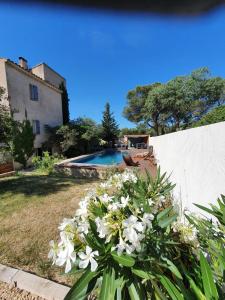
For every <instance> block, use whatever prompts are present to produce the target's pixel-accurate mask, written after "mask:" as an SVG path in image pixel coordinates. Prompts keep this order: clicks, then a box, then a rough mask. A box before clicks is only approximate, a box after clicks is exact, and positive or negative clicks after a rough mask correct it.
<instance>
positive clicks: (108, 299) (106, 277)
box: [99, 268, 116, 300]
mask: <svg viewBox="0 0 225 300" xmlns="http://www.w3.org/2000/svg"><path fill="white" fill-rule="evenodd" d="M115 292H116V285H115V270H114V269H112V268H107V269H106V270H105V271H104V273H103V280H102V286H101V291H100V295H99V300H114V297H115Z"/></svg>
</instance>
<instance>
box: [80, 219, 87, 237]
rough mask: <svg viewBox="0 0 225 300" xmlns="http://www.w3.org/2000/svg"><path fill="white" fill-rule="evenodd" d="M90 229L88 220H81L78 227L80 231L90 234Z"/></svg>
mask: <svg viewBox="0 0 225 300" xmlns="http://www.w3.org/2000/svg"><path fill="white" fill-rule="evenodd" d="M88 229H89V223H88V221H86V220H84V221H80V222H79V225H78V228H77V230H78V232H79V233H84V234H88Z"/></svg>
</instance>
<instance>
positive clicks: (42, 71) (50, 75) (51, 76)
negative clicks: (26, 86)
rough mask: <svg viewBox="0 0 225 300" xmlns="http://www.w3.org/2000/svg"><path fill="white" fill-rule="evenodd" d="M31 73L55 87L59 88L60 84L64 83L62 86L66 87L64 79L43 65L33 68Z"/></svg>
mask: <svg viewBox="0 0 225 300" xmlns="http://www.w3.org/2000/svg"><path fill="white" fill-rule="evenodd" d="M32 73H33V74H35V75H37V76H39V77H41V78H42V79H44V80H46V81H48V82H50V83H51V84H53V85H54V86H56V87H59V85H60V84H61V83H62V82H64V85H66V81H65V79H64V78H63V77H62V76H61V75H59V74H58V73H57V72H55V71H54V70H53V69H52V68H50V67H49V66H48V65H46V64H45V63H42V64H39V65H38V66H36V67H33V68H32Z"/></svg>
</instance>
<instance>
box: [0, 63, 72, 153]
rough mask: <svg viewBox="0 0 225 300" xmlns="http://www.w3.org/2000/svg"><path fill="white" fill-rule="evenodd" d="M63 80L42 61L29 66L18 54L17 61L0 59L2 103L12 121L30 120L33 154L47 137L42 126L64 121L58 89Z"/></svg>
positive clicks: (55, 124) (58, 123)
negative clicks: (2, 90)
mask: <svg viewBox="0 0 225 300" xmlns="http://www.w3.org/2000/svg"><path fill="white" fill-rule="evenodd" d="M62 82H63V83H64V85H65V86H66V81H65V78H63V77H62V76H61V75H60V74H58V73H57V72H56V71H54V70H53V69H52V68H50V67H49V66H48V65H47V64H45V63H41V64H39V65H37V66H35V67H32V68H28V64H27V60H26V59H24V58H23V57H19V62H18V64H17V63H15V62H13V61H11V60H9V59H6V58H0V86H1V87H3V88H4V90H5V97H4V99H3V104H5V105H7V106H9V107H10V109H11V111H13V118H14V119H15V120H17V121H23V120H25V119H26V118H27V119H28V120H30V122H31V124H32V125H33V131H34V133H35V135H36V137H35V142H34V148H35V149H36V153H40V152H41V146H42V144H43V143H44V142H45V141H46V140H47V139H48V135H47V134H46V130H45V125H48V126H51V127H54V126H57V125H61V124H63V114H62V98H61V94H62V92H61V90H60V89H59V85H60V84H61V83H62Z"/></svg>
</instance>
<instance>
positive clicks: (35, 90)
mask: <svg viewBox="0 0 225 300" xmlns="http://www.w3.org/2000/svg"><path fill="white" fill-rule="evenodd" d="M34 99H35V100H38V87H37V86H36V85H34Z"/></svg>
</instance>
